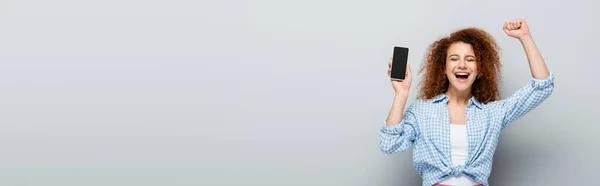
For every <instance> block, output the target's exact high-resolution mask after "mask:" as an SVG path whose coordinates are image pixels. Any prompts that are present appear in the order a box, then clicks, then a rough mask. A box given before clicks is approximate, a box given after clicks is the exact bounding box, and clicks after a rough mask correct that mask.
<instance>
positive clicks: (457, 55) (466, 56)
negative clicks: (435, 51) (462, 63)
mask: <svg viewBox="0 0 600 186" xmlns="http://www.w3.org/2000/svg"><path fill="white" fill-rule="evenodd" d="M452 56H456V57H458V54H452V55H449V56H448V58H450V57H452ZM465 57H473V58H475V56H474V55H467V56H465Z"/></svg>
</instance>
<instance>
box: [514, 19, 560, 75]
mask: <svg viewBox="0 0 600 186" xmlns="http://www.w3.org/2000/svg"><path fill="white" fill-rule="evenodd" d="M503 29H504V32H506V34H507V35H508V36H511V37H513V38H516V39H518V40H519V41H520V42H521V45H523V49H525V54H526V55H527V60H528V61H529V69H530V70H531V75H532V76H533V77H534V78H535V79H546V78H548V76H550V72H549V71H548V67H546V62H544V58H542V54H541V53H540V51H539V50H538V48H537V46H536V45H535V42H534V41H533V38H532V37H531V33H530V32H529V26H528V25H527V23H526V22H525V20H523V19H520V20H515V21H509V22H505V23H504V26H503Z"/></svg>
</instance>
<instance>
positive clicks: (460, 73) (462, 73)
mask: <svg viewBox="0 0 600 186" xmlns="http://www.w3.org/2000/svg"><path fill="white" fill-rule="evenodd" d="M456 75H465V76H468V75H469V73H466V72H459V73H456Z"/></svg>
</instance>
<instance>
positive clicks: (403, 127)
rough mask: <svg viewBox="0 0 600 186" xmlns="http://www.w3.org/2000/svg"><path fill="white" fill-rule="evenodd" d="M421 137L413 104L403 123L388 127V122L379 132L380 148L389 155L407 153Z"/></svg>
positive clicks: (404, 116)
mask: <svg viewBox="0 0 600 186" xmlns="http://www.w3.org/2000/svg"><path fill="white" fill-rule="evenodd" d="M418 137H419V127H418V123H417V118H416V116H415V113H414V104H411V105H410V106H409V107H408V108H407V109H406V111H405V112H404V114H403V116H402V121H401V122H400V123H398V124H396V125H394V126H387V125H386V121H384V122H383V126H382V127H381V130H380V132H379V147H380V149H381V151H383V152H384V153H387V154H393V153H397V152H403V151H406V150H407V149H408V148H409V147H411V146H412V144H413V143H414V142H415V140H417V138H418Z"/></svg>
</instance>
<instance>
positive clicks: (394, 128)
mask: <svg viewBox="0 0 600 186" xmlns="http://www.w3.org/2000/svg"><path fill="white" fill-rule="evenodd" d="M401 128H402V122H400V123H398V124H396V125H394V126H387V121H385V120H384V121H383V126H381V131H383V132H385V133H390V134H399V132H398V131H402V130H399V129H401Z"/></svg>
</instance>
